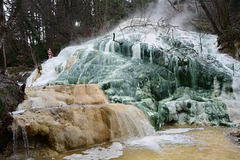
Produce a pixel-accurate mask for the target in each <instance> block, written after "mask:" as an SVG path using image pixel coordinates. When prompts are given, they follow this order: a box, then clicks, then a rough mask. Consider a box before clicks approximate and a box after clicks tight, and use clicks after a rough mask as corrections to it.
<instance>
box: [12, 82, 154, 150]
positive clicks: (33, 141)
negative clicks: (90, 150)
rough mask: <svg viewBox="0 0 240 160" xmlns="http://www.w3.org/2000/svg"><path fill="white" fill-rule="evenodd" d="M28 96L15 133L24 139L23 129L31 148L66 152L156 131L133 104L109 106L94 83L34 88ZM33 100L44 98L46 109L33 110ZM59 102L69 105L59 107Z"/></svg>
mask: <svg viewBox="0 0 240 160" xmlns="http://www.w3.org/2000/svg"><path fill="white" fill-rule="evenodd" d="M26 93H27V95H28V96H29V98H28V100H25V102H24V103H23V104H22V106H21V108H22V109H24V108H25V109H26V108H27V109H28V110H27V111H25V112H23V113H21V114H15V115H14V119H15V123H14V125H15V126H16V127H15V128H16V130H15V131H14V132H15V133H16V135H17V137H21V136H22V133H23V131H22V130H23V128H24V129H25V130H26V132H27V136H28V141H29V146H30V148H35V149H36V148H37V147H50V148H51V149H53V150H55V151H57V152H64V151H66V150H71V149H77V148H86V147H90V146H93V145H95V144H99V143H103V142H106V141H119V140H123V139H126V138H130V137H136V136H145V135H147V134H149V133H151V132H152V133H153V131H154V129H153V127H152V126H151V124H150V123H149V120H148V119H147V117H146V116H145V114H144V113H143V111H141V110H140V109H138V108H136V107H134V106H132V105H123V104H109V103H108V99H107V97H106V96H105V95H104V93H103V92H102V90H101V89H100V88H99V87H98V85H95V84H91V85H75V86H74V85H64V86H47V87H34V88H28V91H27V92H26ZM66 95H68V96H66ZM64 97H65V98H64ZM34 98H38V99H41V100H39V102H42V103H38V104H42V105H43V106H44V107H38V108H37V107H32V104H33V103H34ZM52 100H53V102H52ZM27 101H28V102H27ZM29 101H31V102H29ZM60 102H61V103H65V104H66V106H64V107H56V106H57V104H59V103H60ZM83 104H85V105H83ZM51 105H53V106H54V107H51ZM55 105H56V106H55ZM19 139H21V138H19ZM39 140H40V141H39Z"/></svg>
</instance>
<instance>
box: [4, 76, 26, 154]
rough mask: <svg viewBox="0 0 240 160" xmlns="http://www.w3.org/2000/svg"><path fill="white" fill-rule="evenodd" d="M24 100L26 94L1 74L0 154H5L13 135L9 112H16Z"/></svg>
mask: <svg viewBox="0 0 240 160" xmlns="http://www.w3.org/2000/svg"><path fill="white" fill-rule="evenodd" d="M23 100H24V93H23V92H22V90H21V89H20V88H19V85H17V84H16V83H15V82H13V81H12V80H11V79H9V78H8V77H6V76H4V75H2V74H0V137H1V138H0V152H3V151H4V150H5V148H6V146H7V143H8V142H9V141H10V140H11V138H12V134H11V131H9V130H8V126H9V125H10V124H11V123H12V116H11V115H10V114H9V112H13V111H14V110H16V108H17V106H18V104H19V103H21V102H22V101H23Z"/></svg>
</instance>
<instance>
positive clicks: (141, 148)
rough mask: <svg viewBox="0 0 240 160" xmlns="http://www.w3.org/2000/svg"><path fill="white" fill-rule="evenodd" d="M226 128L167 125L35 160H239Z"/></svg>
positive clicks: (237, 152)
mask: <svg viewBox="0 0 240 160" xmlns="http://www.w3.org/2000/svg"><path fill="white" fill-rule="evenodd" d="M231 130H233V129H232V128H225V127H189V126H185V127H184V126H174V127H173V126H170V127H164V128H163V129H162V130H161V131H159V132H157V133H156V134H154V135H152V136H146V137H143V138H141V139H129V140H126V141H124V142H113V143H105V144H102V145H99V146H96V147H93V148H90V149H86V150H75V151H70V152H65V153H62V154H59V155H57V156H55V157H45V158H44V157H40V158H38V159H37V158H36V160H40V159H43V160H51V159H55V160H62V159H65V160H98V159H114V160H186V159H189V160H239V159H240V147H239V146H237V145H235V144H233V142H231V140H230V138H229V137H227V134H228V133H229V132H230V131H231Z"/></svg>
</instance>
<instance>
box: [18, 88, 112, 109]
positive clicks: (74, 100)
mask: <svg viewBox="0 0 240 160" xmlns="http://www.w3.org/2000/svg"><path fill="white" fill-rule="evenodd" d="M26 94H27V95H28V100H26V101H24V103H23V104H21V105H20V106H19V107H18V110H21V109H32V108H46V107H50V108H52V107H62V106H67V105H72V104H79V105H100V104H108V103H109V100H108V98H107V97H106V96H105V94H104V93H103V91H102V90H101V89H100V88H99V86H98V85H97V84H91V85H52V86H40V87H27V88H26Z"/></svg>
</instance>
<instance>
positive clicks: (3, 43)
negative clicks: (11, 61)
mask: <svg viewBox="0 0 240 160" xmlns="http://www.w3.org/2000/svg"><path fill="white" fill-rule="evenodd" d="M2 54H3V70H2V74H5V73H6V70H7V58H6V52H5V40H4V39H3V42H2Z"/></svg>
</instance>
